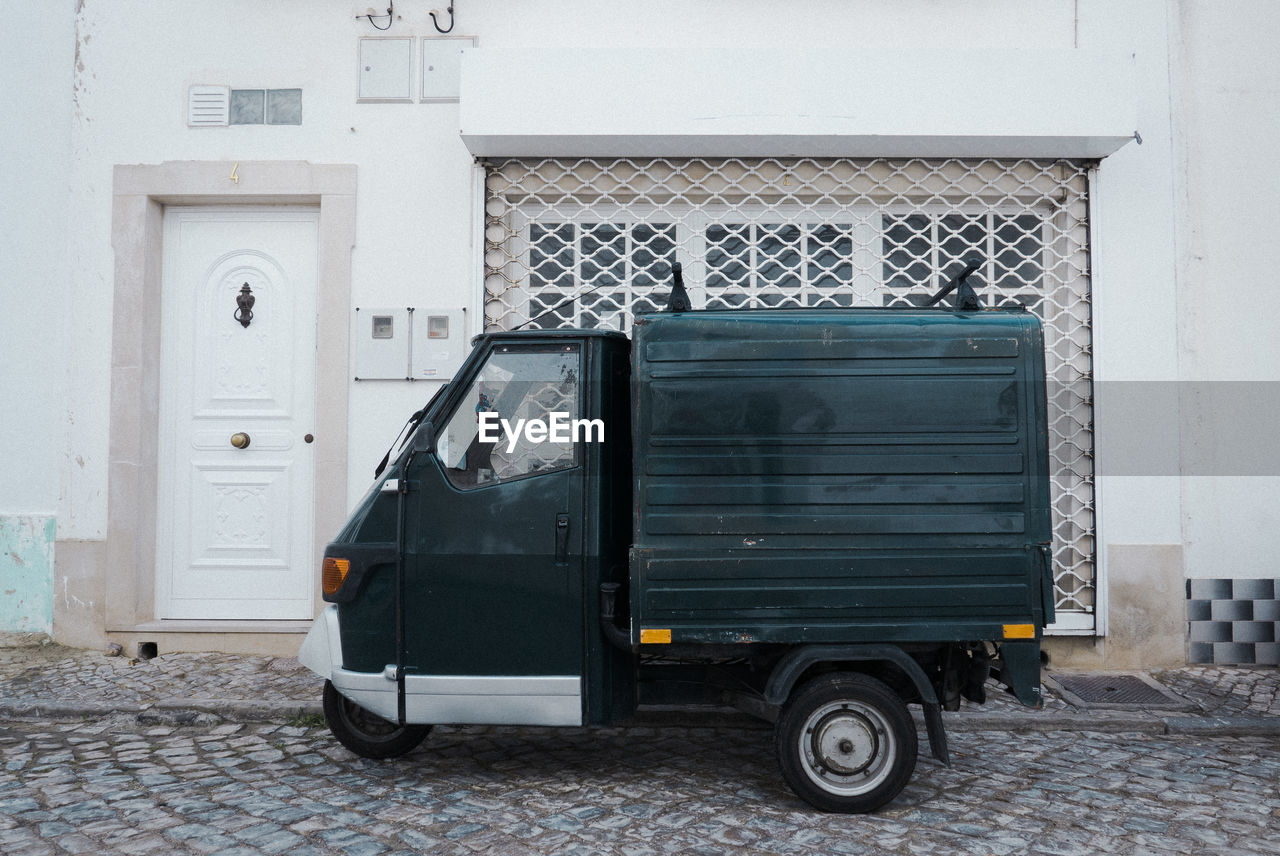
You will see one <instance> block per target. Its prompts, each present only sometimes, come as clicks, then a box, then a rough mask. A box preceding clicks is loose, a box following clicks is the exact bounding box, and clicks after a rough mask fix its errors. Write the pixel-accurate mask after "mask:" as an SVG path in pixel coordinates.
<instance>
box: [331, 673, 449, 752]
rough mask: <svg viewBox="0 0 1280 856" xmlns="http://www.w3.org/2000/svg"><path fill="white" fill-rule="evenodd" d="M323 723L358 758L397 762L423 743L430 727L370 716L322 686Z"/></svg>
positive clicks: (338, 693) (374, 715)
mask: <svg viewBox="0 0 1280 856" xmlns="http://www.w3.org/2000/svg"><path fill="white" fill-rule="evenodd" d="M324 721H325V723H326V724H327V725H328V726H329V731H330V732H332V733H333V736H334V737H336V738H338V742H339V743H341V744H342V745H343V746H346V747H347V748H348V749H350V750H351V751H352V752H354V753H356V754H357V755H359V756H360V757H361V758H376V759H382V758H398V757H399V756H401V755H403V754H405V753H406V752H410V751H412V750H413V748H414V747H416V746H417V745H418V744H419V743H421V742H422V741H423V740H425V739H426V737H427V734H429V733H430V731H431V726H430V725H396V724H395V723H394V722H388V721H387V720H385V719H383V718H382V717H380V716H378V715H377V714H374V713H370V712H369V711H367V710H365V709H364V708H363V707H361V706H360V705H358V704H356V703H355V702H353V701H352V700H351V699H349V698H347V697H345V696H344V695H342V693H340V692H338V691H337V690H336V689H334V687H333V684H332V682H330V681H325V682H324Z"/></svg>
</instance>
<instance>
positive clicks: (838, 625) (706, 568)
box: [632, 310, 1050, 641]
mask: <svg viewBox="0 0 1280 856" xmlns="http://www.w3.org/2000/svg"><path fill="white" fill-rule="evenodd" d="M1042 347H1043V346H1042V344H1041V339H1040V328H1039V323H1038V322H1037V321H1036V320H1035V319H1034V318H1032V317H1031V316H1029V315H1027V314H1025V313H1016V312H1010V313H1004V312H999V313H997V312H985V313H976V314H969V315H962V314H959V313H951V312H943V311H897V310H887V311H886V310H881V311H876V310H852V311H849V310H845V311H840V310H836V311H827V312H813V311H801V310H796V311H768V310H763V311H757V312H745V313H744V312H734V313H716V312H700V313H689V314H684V315H650V316H645V317H644V318H643V320H641V321H639V322H638V323H637V324H636V326H635V348H634V353H635V354H636V371H635V395H636V402H635V417H636V418H635V423H634V440H635V443H634V450H635V456H636V457H635V462H634V463H635V475H636V489H637V490H636V500H637V502H636V509H637V510H636V515H637V518H636V526H635V552H634V554H633V568H632V570H633V586H634V590H633V592H632V603H633V604H634V605H635V607H636V616H635V617H636V619H637V621H636V626H637V627H639V626H641V625H644V626H664V627H665V626H671V627H673V628H676V631H675V636H676V638H677V640H678V639H679V638H681V636H682V634H681V632H680V628H683V638H685V639H687V640H689V641H695V640H697V641H707V640H709V639H722V638H724V637H725V636H726V634H727V635H728V636H733V637H734V638H740V639H746V638H750V639H753V640H765V639H768V640H770V641H801V640H804V641H817V640H825V641H829V640H833V639H841V638H847V639H850V640H852V639H856V638H862V637H863V636H864V635H866V634H867V633H870V632H871V630H872V626H874V628H875V629H874V632H875V633H876V634H879V636H880V638H890V637H892V638H898V639H906V638H919V639H921V640H924V639H935V638H948V637H949V636H950V635H953V634H966V633H974V634H976V633H978V632H979V631H978V629H977V628H975V627H974V622H978V623H980V624H983V625H984V626H985V625H990V624H999V623H1001V622H1004V621H1028V620H1031V619H1032V617H1033V616H1032V613H1033V612H1034V611H1036V610H1038V608H1039V603H1040V598H1039V594H1040V589H1039V586H1040V584H1041V576H1042V570H1043V569H1042V568H1041V566H1040V563H1039V557H1038V555H1037V553H1036V551H1035V550H1034V549H1033V545H1036V544H1039V543H1042V542H1046V541H1048V540H1049V538H1050V530H1049V511H1048V472H1047V453H1046V450H1045V447H1044V438H1043V433H1044V418H1045V417H1044V381H1043V376H1044V374H1043V352H1042ZM1028 426H1030V427H1028ZM886 624H888V625H892V627H890V628H889V629H887V630H886V627H885V625H886ZM886 632H887V633H888V634H889V635H888V636H886V635H885V634H886ZM939 634H941V635H939ZM868 638H870V637H868ZM959 638H963V636H961V637H959Z"/></svg>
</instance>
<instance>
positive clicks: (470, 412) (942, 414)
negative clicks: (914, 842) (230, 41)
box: [299, 310, 1053, 811]
mask: <svg viewBox="0 0 1280 856" xmlns="http://www.w3.org/2000/svg"><path fill="white" fill-rule="evenodd" d="M1044 391H1045V385H1044V362H1043V343H1042V338H1041V334H1040V326H1039V322H1038V321H1037V320H1036V319H1035V318H1034V317H1032V316H1030V315H1029V314H1027V313H1025V312H1013V311H1009V312H1006V311H1000V312H981V311H979V312H950V311H943V310H821V311H819V310H787V311H773V310H750V311H724V312H674V313H657V314H653V315H647V316H641V317H638V318H637V319H636V321H635V324H634V329H633V336H632V338H631V339H628V338H627V337H626V336H624V335H622V334H620V333H614V332H605V331H595V330H534V331H527V332H514V333H492V334H486V335H483V336H481V337H479V338H478V339H477V341H476V344H475V347H474V350H473V352H472V354H471V356H470V357H469V358H468V359H467V361H466V363H465V364H464V365H463V367H462V369H461V370H460V371H459V372H458V373H457V376H456V377H455V379H454V381H453V382H452V383H450V384H449V385H448V386H447V387H446V388H445V389H444V390H443V391H442V392H441V393H439V394H438V395H437V396H436V398H435V399H433V401H432V402H430V403H429V404H428V405H427V406H426V407H425V408H424V409H423V410H422V411H420V413H418V414H415V417H416V418H415V422H416V428H415V429H414V431H413V433H412V436H411V438H410V439H409V440H408V441H407V442H406V443H405V445H404V448H403V449H402V450H401V452H400V453H399V454H398V455H397V456H396V458H395V460H394V461H393V462H392V463H391V465H390V466H389V467H388V468H387V469H386V470H385V472H383V473H381V474H380V475H379V476H378V478H377V479H376V480H375V482H374V484H373V486H372V487H371V488H370V490H369V493H368V494H367V495H366V496H365V497H364V499H363V500H362V501H361V502H360V503H359V505H358V506H357V507H356V510H355V512H354V513H353V515H352V517H351V519H350V520H349V521H348V523H347V525H346V526H345V527H344V529H343V530H342V532H341V533H339V535H338V537H337V538H336V539H335V540H334V541H333V543H331V544H330V545H329V546H328V548H327V549H326V551H325V557H324V567H323V587H324V597H325V600H326V601H328V602H329V603H330V604H331V605H330V606H329V607H327V608H326V609H325V610H324V611H323V613H322V614H321V615H320V616H319V617H318V618H317V620H316V622H315V625H314V627H313V630H312V631H311V633H310V634H309V635H308V637H307V640H306V641H305V642H304V644H303V648H302V651H301V652H300V655H299V658H300V660H301V661H302V662H303V663H304V664H305V665H307V666H308V667H309V668H311V669H313V670H314V671H316V672H317V673H319V674H321V675H322V676H323V677H325V679H326V686H325V699H324V701H325V712H326V719H327V720H328V722H329V725H330V727H331V729H332V730H333V732H334V734H335V736H336V737H337V738H338V739H339V740H340V741H341V742H342V743H343V744H344V745H345V746H347V747H348V748H349V749H351V750H352V751H354V752H356V753H358V754H361V755H364V756H367V757H392V756H395V755H400V754H403V753H405V752H407V751H409V750H411V749H412V748H414V747H415V746H416V745H417V744H418V743H419V742H421V740H422V739H423V738H424V737H425V736H426V735H427V732H428V730H429V729H430V727H431V726H432V725H436V724H464V723H473V724H512V725H604V724H610V723H614V722H618V721H621V720H625V719H627V718H628V717H631V716H633V715H634V713H635V712H636V710H637V707H638V706H641V705H644V704H648V703H664V704H670V703H685V704H698V703H710V704H724V703H726V702H727V703H731V704H736V705H738V706H740V707H741V708H742V709H744V710H747V711H749V712H751V713H753V714H755V715H758V716H761V717H763V718H766V719H769V720H771V721H773V722H774V723H775V729H776V732H775V733H776V745H777V748H778V756H779V764H780V767H781V769H782V773H783V776H784V778H785V779H786V780H787V782H788V784H789V785H790V786H791V787H792V788H793V790H795V791H796V792H797V793H798V794H799V795H800V796H801V797H803V798H804V799H806V800H808V801H809V802H810V803H812V804H813V805H815V806H817V807H819V808H822V809H825V810H833V811H869V810H873V809H875V808H877V807H879V806H880V805H883V804H884V803H885V802H887V801H888V800H891V799H892V798H893V797H894V796H895V795H896V794H897V793H898V791H900V790H901V788H902V787H903V786H904V785H905V783H906V781H907V780H908V778H909V777H910V775H911V773H912V770H913V769H914V765H915V756H916V752H917V739H918V738H917V735H916V729H915V725H914V721H913V720H912V719H911V717H910V715H909V713H908V712H907V705H908V704H920V705H922V707H923V709H924V713H925V721H926V724H927V729H926V730H927V733H928V738H929V744H930V747H931V750H932V752H933V754H934V755H935V757H938V758H939V759H940V760H943V761H944V762H945V761H947V757H948V755H947V749H946V738H945V732H944V730H943V727H942V719H941V711H942V710H943V709H952V710H954V709H956V708H957V707H958V706H959V703H960V698H961V697H962V696H964V697H968V698H970V699H972V700H975V701H976V700H981V698H982V697H983V695H984V693H985V681H986V679H987V677H988V675H989V674H991V673H992V671H993V670H994V671H995V673H996V674H997V676H998V677H999V678H1000V679H1001V680H1002V681H1003V682H1004V683H1005V685H1006V686H1007V687H1008V688H1009V689H1010V691H1011V692H1013V693H1014V694H1015V695H1016V696H1017V697H1018V699H1019V700H1020V701H1022V702H1023V703H1026V704H1031V705H1036V704H1038V703H1039V672H1038V668H1039V638H1040V634H1041V631H1042V628H1043V626H1044V624H1045V623H1046V622H1047V621H1051V620H1052V610H1053V601H1052V580H1051V577H1050V573H1049V568H1050V565H1049V554H1048V542H1049V537H1050V536H1049V503H1048V471H1047V457H1048V454H1047V425H1046V417H1045V401H1044V398H1045V396H1044Z"/></svg>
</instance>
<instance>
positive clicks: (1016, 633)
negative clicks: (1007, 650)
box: [1004, 624, 1036, 639]
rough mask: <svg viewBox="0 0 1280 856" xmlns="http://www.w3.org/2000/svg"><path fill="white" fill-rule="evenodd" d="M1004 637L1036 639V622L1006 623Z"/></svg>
mask: <svg viewBox="0 0 1280 856" xmlns="http://www.w3.org/2000/svg"><path fill="white" fill-rule="evenodd" d="M1004 638H1006V639H1034V638H1036V626H1035V625H1034V624H1006V625H1005V626H1004Z"/></svg>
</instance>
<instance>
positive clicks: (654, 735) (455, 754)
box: [0, 717, 1280, 856]
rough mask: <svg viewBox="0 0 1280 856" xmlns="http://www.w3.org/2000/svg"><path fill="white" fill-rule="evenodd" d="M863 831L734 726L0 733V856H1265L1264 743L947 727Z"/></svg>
mask: <svg viewBox="0 0 1280 856" xmlns="http://www.w3.org/2000/svg"><path fill="white" fill-rule="evenodd" d="M951 739H952V751H953V761H954V766H953V767H952V768H950V769H946V768H943V767H941V766H940V765H939V764H938V763H937V762H935V761H933V760H932V759H930V758H927V757H924V756H922V757H921V758H920V762H919V766H918V768H917V771H916V776H915V778H914V779H913V780H912V782H911V784H909V785H908V786H907V789H906V790H905V791H904V792H903V793H902V794H901V795H900V797H899V798H898V799H897V800H896V801H895V802H894V803H893V804H891V805H890V806H889V807H888V808H886V809H884V810H882V811H881V812H880V813H879V814H877V815H874V816H838V815H824V814H821V813H817V812H815V811H813V810H811V809H809V808H808V807H807V806H806V805H805V804H803V803H801V802H800V801H799V800H798V799H797V798H796V797H794V796H793V795H792V794H791V793H790V792H789V791H788V790H787V789H786V788H785V786H784V785H783V784H782V783H781V780H780V778H779V775H778V771H777V767H776V763H775V761H774V759H773V755H772V749H771V732H770V731H769V730H768V729H767V728H766V727H764V726H762V725H761V726H756V725H754V724H752V723H749V722H744V723H743V724H740V725H736V726H727V725H724V726H716V727H707V728H690V727H687V726H673V727H665V728H654V727H638V726H637V727H629V728H614V729H601V730H588V729H538V728H440V729H437V730H436V731H435V732H434V733H433V734H432V735H431V737H430V738H429V739H428V740H427V742H426V743H425V744H424V745H423V746H422V747H421V748H419V749H418V750H416V751H415V752H414V753H412V754H411V755H410V756H408V757H407V758H403V759H400V760H398V761H390V762H371V761H364V760H360V759H358V758H356V757H354V756H352V755H351V754H350V753H348V752H347V751H346V750H344V749H343V748H342V747H340V746H339V745H338V744H337V743H336V742H335V741H334V740H333V739H332V738H331V737H330V736H329V735H328V733H327V731H325V730H324V729H323V728H321V727H315V726H313V725H311V724H310V723H302V724H299V725H295V726H284V725H239V724H226V725H220V726H216V727H203V726H179V727H169V726H166V727H146V726H142V725H139V724H137V722H136V721H134V720H131V719H125V718H123V717H118V718H116V719H111V720H99V721H90V722H66V723H61V724H55V725H49V724H41V723H35V722H21V723H19V722H9V723H7V724H6V725H4V726H3V727H2V728H0V769H2V772H0V852H3V853H4V854H7V856H35V854H54V853H111V854H115V853H120V854H150V853H154V854H170V853H201V854H208V853H214V854H224V856H232V854H259V853H265V854H274V853H287V854H308V853H341V854H350V856H372V854H390V853H432V854H436V853H440V854H449V853H459V854H472V853H485V852H492V853H510V854H523V853H565V854H588V853H621V854H631V855H632V856H640V855H641V854H664V853H680V854H681V855H682V856H694V854H702V853H707V854H710V853H724V852H730V851H736V852H744V853H781V854H791V853H797V854H799V853H838V854H860V853H867V854H871V853H895V854H896V853H901V854H908V853H974V854H988V853H990V854H1006V853H1020V852H1032V853H1050V854H1054V853H1061V854H1094V853H1201V852H1240V853H1253V852H1257V853H1277V852H1280V793H1278V792H1277V782H1280V743H1278V742H1277V741H1276V740H1275V738H1274V737H1242V738H1231V737H1200V736H1187V735H1181V736H1179V735H1174V736H1155V735H1138V734H1100V733H1096V732H1074V733H1073V732H1065V731H1048V732H1042V733H1032V734H1013V733H1010V732H1007V731H1006V732H977V731H969V732H962V733H954V734H952V736H951Z"/></svg>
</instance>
